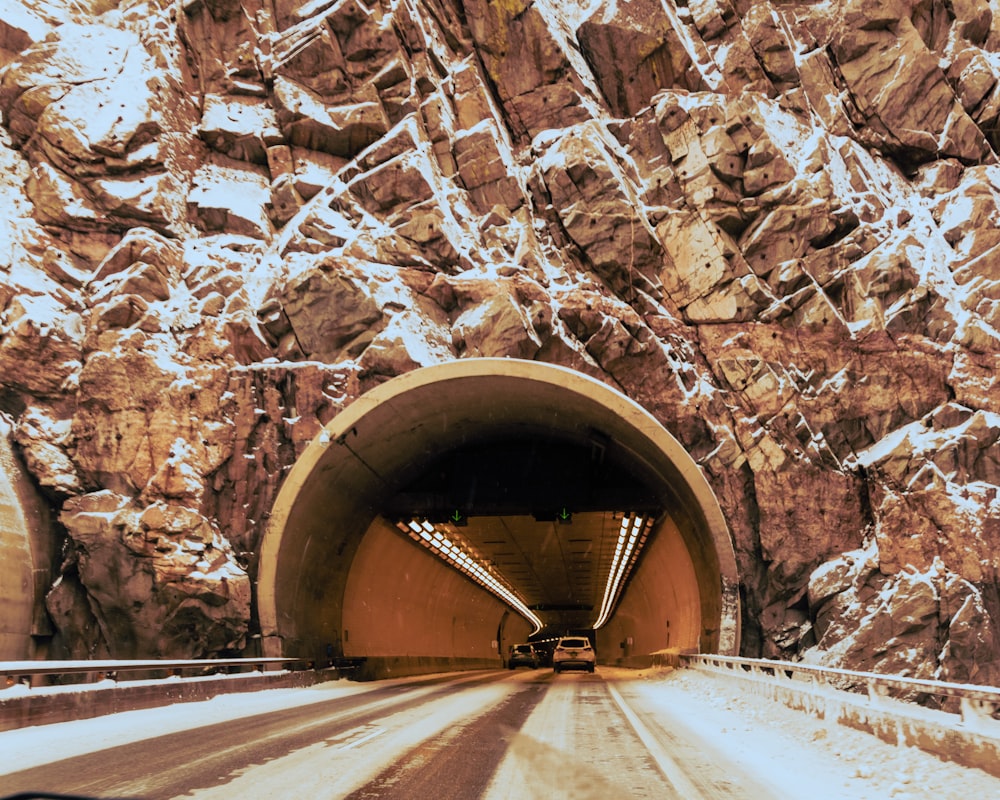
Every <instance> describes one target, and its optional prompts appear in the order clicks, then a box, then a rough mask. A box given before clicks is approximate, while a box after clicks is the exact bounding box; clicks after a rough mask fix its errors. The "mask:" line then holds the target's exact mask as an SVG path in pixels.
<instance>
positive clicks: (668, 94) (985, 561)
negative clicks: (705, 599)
mask: <svg viewBox="0 0 1000 800" xmlns="http://www.w3.org/2000/svg"><path fill="white" fill-rule="evenodd" d="M841 5H842V6H843V8H840V6H838V9H837V10H836V13H835V10H834V9H831V8H829V7H828V4H816V3H808V2H801V3H798V2H792V3H781V4H777V3H755V4H749V6H748V7H747V8H745V9H744V7H743V6H738V7H737V6H734V5H732V4H725V3H716V2H692V3H689V4H687V5H686V6H678V5H676V4H671V3H668V4H662V3H656V2H647V0H629V1H628V2H625V1H624V0H618V1H617V2H610V0H608V1H606V2H602V1H601V0H593V1H592V2H587V3H586V4H577V5H576V6H574V7H573V8H572V9H565V8H562V7H561V6H560V5H559V4H557V3H553V2H542V0H536V2H527V1H526V0H518V1H516V2H507V3H503V4H496V3H488V2H485V0H467V1H466V2H465V3H463V4H458V3H454V2H452V1H451V0H442V2H434V3H428V2H424V1H423V0H416V1H415V2H411V3H405V4H404V3H393V2H388V0H382V1H381V2H371V3H307V4H299V5H296V4H288V3H277V4H275V5H274V8H273V10H272V9H270V8H269V9H265V10H261V11H260V12H259V13H256V14H244V13H242V12H239V10H238V8H237V5H236V4H232V3H221V4H220V3H205V2H189V3H184V4H182V5H181V6H178V5H177V4H176V3H172V2H165V1H164V0H152V1H151V2H142V0H136V1H135V2H129V3H124V4H119V7H118V8H116V9H113V10H109V11H105V10H104V6H103V5H101V4H96V3H90V4H88V3H74V4H71V6H72V7H70V6H67V5H66V4H58V3H36V4H32V7H31V9H28V4H26V3H23V2H15V3H7V4H6V5H5V6H4V8H3V9H2V10H0V63H2V64H4V66H3V67H2V69H0V112H2V115H3V118H2V128H3V130H2V131H0V166H2V167H3V174H4V178H3V179H0V207H2V208H3V210H4V215H5V219H6V220H7V221H8V224H6V225H5V226H3V228H4V229H3V230H0V275H2V276H3V281H0V376H2V378H0V380H2V381H3V386H2V391H0V399H2V404H0V408H2V410H3V412H4V413H5V414H7V415H9V416H10V417H11V418H12V421H13V423H14V430H15V437H16V441H17V442H18V444H19V446H20V447H21V449H22V453H23V456H24V459H25V462H26V464H27V466H28V468H29V470H30V471H31V472H32V474H33V475H34V477H35V478H36V480H37V482H38V484H39V485H40V486H42V487H44V489H45V491H46V492H48V493H49V497H50V498H51V502H52V503H53V504H54V505H55V507H56V508H59V509H61V510H62V511H63V513H64V515H66V520H67V522H66V527H67V530H68V538H67V542H69V544H68V545H67V548H68V551H73V552H74V553H76V555H71V556H70V557H67V559H66V561H65V563H64V564H62V565H61V566H59V567H58V568H57V569H55V570H53V574H52V575H51V579H52V582H53V585H54V588H53V589H52V590H51V592H50V594H49V599H48V606H49V609H50V612H51V613H52V615H53V618H54V620H55V621H56V625H57V627H58V629H59V634H58V636H59V637H60V638H59V639H58V641H61V642H63V645H62V646H64V647H66V648H69V649H74V650H76V651H79V652H84V651H87V652H99V651H100V650H101V648H105V649H106V648H107V647H108V646H110V645H111V642H110V640H106V638H105V637H104V634H98V633H95V631H100V629H101V628H100V626H101V625H102V624H104V622H102V621H101V619H99V618H96V617H95V612H92V611H91V610H90V609H91V608H92V607H93V608H99V609H103V610H102V612H101V613H103V614H106V615H107V618H108V619H111V618H113V617H114V614H115V613H116V612H114V610H113V609H114V606H115V604H116V603H125V604H128V603H132V602H133V600H132V599H127V598H126V597H125V595H124V594H121V595H115V594H114V593H113V592H111V591H110V590H109V588H108V586H107V585H105V584H106V582H104V581H103V579H100V577H99V575H98V574H97V572H88V571H87V569H86V568H81V564H83V563H84V562H83V561H81V558H82V549H81V548H83V543H82V542H83V540H84V539H86V536H84V535H83V534H81V533H80V530H82V528H81V526H83V524H84V523H83V520H84V519H86V517H84V516H80V513H78V512H79V511H80V509H79V508H78V505H79V504H80V503H82V502H84V501H83V500H82V499H81V498H87V497H91V496H95V495H99V496H101V497H103V496H104V495H102V494H101V493H102V492H111V493H113V494H114V496H115V497H116V498H121V500H120V502H121V504H122V505H121V506H120V507H119V506H118V505H117V503H119V500H116V501H115V503H114V504H112V505H114V509H112V510H111V511H107V512H106V513H110V514H112V516H113V515H114V514H118V513H121V514H125V515H126V516H128V517H129V520H130V521H129V522H128V525H127V526H126V528H127V529H128V530H133V529H135V530H139V529H142V525H143V524H145V523H136V522H135V521H134V520H133V516H135V515H138V517H137V518H139V519H142V513H143V511H144V509H161V510H162V509H164V508H167V509H170V510H171V511H170V513H171V514H172V515H174V516H173V517H172V519H174V520H175V521H176V520H179V519H181V517H182V516H183V515H184V514H188V513H190V514H195V515H196V516H194V517H191V518H190V519H188V520H187V521H186V522H184V523H183V524H181V522H176V524H174V523H171V525H173V527H170V526H167V527H166V528H162V530H164V531H166V532H165V533H163V534H162V535H161V534H157V541H159V542H160V543H161V545H162V549H161V550H156V545H152V547H153V549H154V550H156V552H157V553H158V555H156V556H154V557H153V558H154V561H155V563H156V564H158V565H159V566H158V567H157V568H156V569H154V570H153V571H152V572H150V571H149V569H147V568H146V567H149V563H148V562H141V563H142V564H146V567H143V568H140V566H141V564H140V562H139V559H140V558H146V557H147V556H146V555H141V556H140V555H139V553H138V552H137V551H133V550H130V549H129V547H127V546H125V545H124V544H123V543H122V542H118V543H116V544H115V545H114V546H113V547H112V546H110V545H105V550H104V552H105V553H106V554H108V553H113V554H114V558H115V559H118V560H119V562H120V564H119V566H120V567H121V569H122V570H123V572H122V574H127V575H131V576H132V578H131V579H130V580H131V581H132V584H131V586H132V588H131V589H129V590H128V591H129V592H132V591H133V589H134V590H135V591H134V592H133V593H134V595H135V598H139V599H137V600H136V602H140V604H142V603H153V606H154V607H155V608H159V609H160V610H159V611H151V612H150V614H149V616H148V617H142V613H141V612H138V611H137V612H136V614H138V615H139V617H141V618H142V620H143V622H142V625H139V624H138V623H134V624H133V623H129V624H133V627H134V628H135V630H138V629H139V628H141V627H143V626H145V627H146V628H148V630H144V631H143V633H142V635H141V636H139V635H138V634H132V633H130V634H127V635H129V636H133V641H134V642H135V646H134V652H135V654H136V655H148V654H152V653H153V652H156V653H160V654H163V655H178V654H180V653H181V652H182V651H183V652H184V653H187V652H189V650H188V649H184V647H182V646H181V645H180V644H177V643H176V642H174V640H173V639H171V635H172V634H169V633H166V634H162V635H161V634H160V633H158V632H157V630H161V629H162V630H165V631H169V630H171V628H170V625H171V624H173V623H172V622H169V620H171V619H174V617H171V616H170V614H172V613H173V611H170V610H169V609H170V608H173V606H169V604H168V605H167V606H156V603H155V602H153V601H152V600H150V599H149V598H150V597H151V595H150V594H149V593H147V594H145V595H143V594H142V592H141V591H140V590H141V589H142V587H148V585H151V584H150V581H153V582H155V581H159V580H168V578H167V577H164V576H172V575H175V574H176V575H183V579H182V583H183V587H184V588H183V591H181V592H180V593H181V594H184V593H185V592H191V593H193V596H194V597H195V598H198V597H201V596H200V595H199V594H198V591H199V590H197V589H196V588H195V587H196V585H197V584H198V582H200V581H204V582H205V587H206V588H205V592H206V594H205V595H204V597H201V599H196V602H195V607H196V608H197V609H198V611H197V613H196V614H192V615H191V616H190V617H189V618H190V619H196V620H197V621H196V622H192V623H191V624H192V625H193V627H194V628H196V629H197V630H198V635H197V641H198V642H199V645H198V646H199V647H201V648H203V652H199V654H208V653H209V652H211V651H218V650H219V649H224V648H226V647H230V646H235V645H236V644H237V643H238V641H239V639H240V636H241V635H242V634H241V631H242V630H244V629H245V628H241V625H244V623H240V622H236V621H235V620H237V619H240V618H241V616H240V615H241V614H243V613H244V610H242V609H244V608H245V607H244V605H242V604H243V600H242V595H241V594H240V592H241V591H242V590H239V591H237V590H236V589H233V590H232V591H233V592H234V593H233V594H232V596H231V598H230V599H229V600H226V601H225V602H222V601H220V600H219V598H220V597H221V596H222V594H221V591H222V590H221V589H220V586H221V583H222V578H223V577H225V578H226V581H228V582H229V584H230V586H231V587H235V586H242V583H241V580H242V579H241V578H239V575H238V570H236V567H232V568H231V567H229V566H226V565H227V564H236V565H238V564H240V563H247V564H253V563H255V562H254V559H253V558H252V554H253V553H255V552H256V550H257V547H258V545H259V542H260V536H261V526H260V525H259V522H260V520H264V519H266V518H267V516H268V514H269V513H270V510H271V509H270V504H271V503H272V502H273V500H274V497H275V495H276V493H277V489H278V486H279V484H280V480H281V476H282V475H283V474H284V473H285V470H286V468H287V467H288V466H289V465H290V464H291V463H293V462H294V460H295V458H296V457H297V455H298V454H300V453H301V452H302V450H303V448H304V447H305V446H306V445H307V443H308V442H309V441H310V439H311V437H312V436H314V435H315V434H316V432H317V431H318V430H319V428H320V426H322V425H323V424H325V423H326V422H328V421H329V420H330V419H331V418H332V417H333V416H334V415H335V414H336V413H337V412H338V411H339V410H340V409H342V408H343V407H344V406H345V405H346V404H347V403H349V402H350V401H352V400H353V399H355V398H357V397H358V396H359V395H361V394H363V393H364V392H365V391H366V390H367V389H368V388H370V387H371V386H373V385H376V384H377V383H379V382H380V381H382V380H385V379H386V378H387V377H389V376H393V375H398V374H401V373H404V372H406V371H409V370H412V369H415V368H417V367H419V366H424V365H427V364H432V363H437V362H441V361H447V360H450V359H453V358H462V357H474V356H481V355H509V356H515V357H520V358H534V359H537V360H541V361H546V362H550V363H554V364H560V365H563V366H567V367H570V368H572V369H575V370H578V371H580V372H583V373H586V374H588V375H592V376H595V377H597V378H598V379H600V380H604V381H607V382H608V383H611V384H613V385H615V386H617V387H618V388H620V389H621V390H623V391H624V392H625V393H627V394H628V395H629V396H630V397H632V398H633V399H634V400H636V401H637V402H639V403H641V404H642V405H643V406H644V407H645V408H647V409H648V410H649V411H650V412H651V413H652V414H654V415H655V416H656V417H657V418H658V419H659V420H660V421H661V422H662V423H663V424H664V426H666V428H667V429H668V430H670V431H671V432H672V433H673V434H674V435H675V436H676V437H677V439H678V440H679V441H680V442H681V444H682V445H683V446H684V447H685V448H686V449H687V450H688V451H689V452H690V453H691V454H692V455H693V456H694V457H695V458H696V459H697V460H698V461H699V462H700V463H701V464H702V466H703V467H704V469H705V474H706V475H707V477H708V479H709V480H710V481H711V483H712V486H713V488H714V490H715V493H716V495H717V497H718V498H719V502H720V505H721V507H722V511H723V514H724V515H725V518H726V522H727V524H728V527H729V530H730V531H731V533H732V536H733V540H734V545H735V551H736V554H737V559H738V566H739V572H740V575H741V576H742V581H743V585H742V586H741V593H742V596H743V598H744V610H745V614H744V626H743V627H744V631H745V636H744V641H745V642H746V651H747V652H748V653H750V654H763V655H769V656H779V657H791V658H796V657H800V656H802V655H803V654H808V656H809V657H810V658H820V659H825V661H826V663H837V664H840V665H843V666H864V665H877V666H878V667H879V668H880V669H890V668H897V667H898V668H909V667H906V665H913V666H912V668H913V669H916V668H917V667H916V666H915V665H916V663H917V661H919V660H920V659H921V658H926V659H928V660H927V663H928V664H931V665H932V666H931V667H929V668H925V669H931V670H932V671H936V672H939V673H940V674H941V675H945V674H948V675H956V676H968V677H969V679H990V680H996V678H995V677H991V676H994V675H995V668H996V666H997V664H998V659H1000V639H998V635H1000V632H998V630H997V623H998V620H997V619H996V614H997V613H1000V612H998V610H997V608H996V603H995V600H994V599H993V598H995V597H996V596H997V592H998V591H1000V588H998V587H1000V583H998V579H997V577H996V576H997V573H998V567H1000V564H998V563H997V558H998V556H997V553H998V552H1000V548H998V547H997V542H998V541H1000V510H998V509H1000V503H998V501H997V493H998V491H1000V456H998V451H997V448H998V447H1000V444H998V434H997V431H998V427H1000V422H998V415H1000V407H998V405H997V397H998V380H1000V379H998V377H997V376H998V375H1000V291H998V285H1000V279H998V272H997V260H998V258H1000V255H998V254H1000V236H998V235H997V233H996V228H997V223H998V222H1000V210H998V209H1000V175H998V172H997V170H998V163H997V158H996V153H997V148H998V147H1000V139H998V137H997V133H996V131H997V129H998V122H1000V36H998V34H997V31H996V23H995V22H994V21H993V19H992V15H991V14H989V13H988V10H984V9H983V8H982V7H981V6H982V4H979V5H977V4H975V3H952V4H944V5H942V4H940V3H930V4H927V3H923V4H916V5H914V4H897V5H893V6H886V5H885V4H882V5H879V4H875V3H869V2H853V1H852V2H849V3H845V4H841ZM744 6H747V4H744ZM841 12H843V13H841ZM290 420H294V422H290ZM88 513H89V512H88ZM102 513H105V512H102ZM151 513H152V512H151ZM157 513H159V512H157ZM129 515H132V516H129ZM185 519H187V518H185ZM206 520H210V522H206ZM95 524H96V523H95ZM104 524H105V523H104V522H102V523H101V525H104ZM205 524H207V525H209V527H211V528H212V530H213V533H212V536H211V537H209V538H210V540H211V541H212V542H214V543H213V545H212V548H213V549H215V550H217V551H218V552H220V553H223V552H224V553H226V556H225V558H224V559H223V561H221V562H219V563H218V564H216V563H215V562H213V561H212V560H211V559H207V560H206V561H205V563H201V559H200V557H199V558H196V557H195V554H194V550H196V549H197V548H194V550H192V549H191V548H189V547H188V545H185V544H184V542H186V541H192V542H193V541H196V539H195V538H192V537H191V536H189V535H188V534H187V533H185V531H187V530H189V529H197V530H199V531H202V533H199V534H198V536H200V537H201V541H208V540H209V539H206V537H207V536H208V534H207V533H204V527H203V525H205ZM137 525H138V527H136V526H137ZM73 526H76V527H73ZM129 526H131V527H129ZM185 526H187V527H185ZM154 527H155V526H154ZM98 528H99V529H100V530H101V531H104V533H106V531H105V529H104V528H101V527H100V526H98ZM149 529H150V530H151V529H152V528H149ZM157 530H161V529H160V528H158V529H157ZM222 532H225V534H224V535H223V533H222ZM104 533H102V534H101V535H102V536H104ZM52 536H53V539H54V540H55V539H59V537H61V536H62V534H61V533H60V532H57V531H56V530H53V532H52ZM81 537H82V538H81ZM105 538H107V537H105ZM111 538H114V537H111ZM98 539H100V540H101V541H104V539H101V537H97V538H96V539H92V540H88V541H91V544H93V542H96V541H98ZM226 539H228V544H227V543H226V541H225V540H226ZM130 541H132V540H131V539H130ZM136 541H138V540H136ZM74 542H75V544H74ZM133 543H134V542H133ZM866 543H868V544H867V545H866ZM227 547H229V548H230V550H227ZM74 548H76V549H75V550H74ZM862 548H866V549H864V553H865V554H866V555H863V556H862V555H859V552H860V549H862ZM130 554H131V555H130ZM108 557H109V558H110V556H108ZM130 558H132V559H134V560H135V561H136V563H135V564H130V563H129V561H128V559H130ZM234 559H235V561H234ZM90 563H91V565H94V564H96V563H97V562H96V561H91V562H90ZM111 563H112V562H111V561H107V564H111ZM116 563H117V562H116ZM171 564H173V566H171ZM108 568H110V567H108ZM116 568H118V567H116ZM95 569H96V568H95ZM157 569H158V570H159V572H157V571H156V570H157ZM230 569H233V570H236V571H232V572H228V571H227V570H230ZM920 576H923V577H920ZM250 577H251V578H253V577H255V576H254V575H251V576H250ZM169 580H173V578H172V577H171V578H169ZM168 582H169V581H168ZM949 586H950V587H952V588H951V589H949V588H948V587H949ZM956 587H957V588H956ZM125 594H128V592H126V593H125ZM168 594H169V593H168ZM178 596H179V595H178ZM98 598H99V601H98ZM141 598H146V599H144V600H143V599H141ZM211 598H215V599H211ZM39 602H41V601H39ZM213 602H220V603H221V605H220V606H219V608H222V609H229V610H228V611H224V612H220V613H219V614H217V615H214V614H213V613H209V612H208V611H206V610H205V609H207V608H208V607H213V608H214V607H215V606H212V603H213ZM199 604H200V605H199ZM123 607H124V606H123ZM164 609H168V610H164ZM932 612H933V613H932ZM131 613H132V612H131V611H130V612H129V614H131ZM184 613H185V614H187V612H184ZM125 616H126V617H128V614H126V615H125ZM139 617H136V619H138V618H139ZM123 635H125V634H123ZM135 637H138V638H135ZM172 642H173V644H172ZM175 647H177V648H180V649H179V650H175V651H174V650H171V648H175ZM144 648H146V649H147V650H148V652H144V651H143V649H144ZM984 676H985V677H984Z"/></svg>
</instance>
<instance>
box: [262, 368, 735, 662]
mask: <svg viewBox="0 0 1000 800" xmlns="http://www.w3.org/2000/svg"><path fill="white" fill-rule="evenodd" d="M442 542H443V543H444V544H442ZM448 559H450V560H451V564H452V566H449V565H448V564H447V563H446V562H447V561H448ZM455 565H457V566H458V567H460V568H461V571H459V569H455V568H453V567H454V566H455ZM463 573H464V574H463ZM609 576H610V577H609ZM491 581H492V585H493V587H494V588H493V589H492V590H491V591H487V589H486V588H484V586H486V585H487V584H489V583H490V582H491ZM497 586H499V587H500V589H499V590H498V589H497V588H496V587H497ZM737 586H738V580H737V573H736V562H735V557H734V553H733V546H732V541H731V538H730V535H729V531H728V528H727V526H726V524H725V520H724V518H723V516H722V512H721V510H720V508H719V505H718V502H717V501H716V499H715V497H714V495H713V493H712V491H711V488H710V487H709V485H708V483H707V482H706V480H705V478H704V476H703V475H702V474H701V472H700V470H699V468H698V467H697V465H696V464H695V463H694V461H693V460H692V459H691V457H690V456H689V455H688V454H687V453H686V452H685V451H684V449H683V448H682V447H681V446H680V444H679V443H678V442H677V441H676V440H675V439H674V438H673V437H672V436H671V435H670V434H669V433H668V432H667V431H666V430H665V429H664V428H663V427H662V426H661V425H660V424H659V423H658V422H657V421H656V419H655V418H653V417H652V416H651V415H650V414H649V413H648V412H646V411H645V410H644V409H643V408H641V407H640V406H639V405H637V404H636V403H634V402H633V401H632V400H630V399H629V398H627V397H625V396H624V395H622V394H621V393H619V392H617V391H615V390H614V389H612V388H611V387H609V386H606V385H605V384H603V383H601V382H599V381H597V380H594V379H592V378H590V377H587V376H585V375H582V374H580V373H577V372H574V371H572V370H569V369H565V368H562V367H557V366H553V365H549V364H543V363H539V362H531V361H519V360H514V359H487V358H484V359H465V360H460V361H455V362H449V363H446V364H441V365H437V366H432V367H426V368H423V369H418V370H415V371H413V372H410V373H407V374H405V375H402V376H399V377H397V378H393V379H392V380H389V381H387V382H386V383H384V384H382V385H380V386H378V387H376V388H374V389H372V390H371V391H369V392H367V393H366V394H364V395H362V396H361V397H360V398H358V399H357V400H356V401H354V402H353V403H352V404H351V405H349V406H348V407H347V408H346V409H345V410H344V411H342V412H341V413H340V414H339V415H338V416H337V417H336V418H335V419H333V420H332V421H331V422H330V423H329V424H328V425H327V426H326V428H325V429H324V431H323V432H322V433H321V434H320V436H318V437H317V438H316V439H315V440H314V441H313V442H312V443H311V444H310V445H309V447H308V448H307V449H306V450H305V452H304V453H303V454H302V456H301V457H300V458H299V460H298V461H297V462H296V464H295V465H294V466H293V468H292V469H291V471H290V472H289V474H288V476H287V478H286V480H285V482H284V484H283V485H282V488H281V491H280V493H279V495H278V498H277V500H276V501H275V505H274V508H273V511H272V514H271V519H270V522H269V525H268V529H267V531H266V533H265V536H264V540H263V543H262V548H261V554H260V571H259V576H258V587H257V588H258V592H257V606H258V613H259V618H260V623H261V631H262V636H263V642H264V652H265V654H268V655H283V656H303V657H308V658H319V659H322V658H323V657H324V654H326V653H329V652H330V651H331V650H333V651H334V653H335V654H337V655H345V656H364V657H366V658H367V659H368V664H369V671H370V672H371V673H372V674H404V673H406V672H421V671H429V670H434V669H441V668H461V667H470V668H475V667H482V666H497V665H499V663H500V653H502V652H504V651H505V647H506V645H507V644H509V643H512V642H515V641H525V640H526V639H527V638H528V636H529V635H531V634H533V635H534V636H535V638H542V637H545V636H554V635H558V634H561V633H565V632H567V631H573V632H579V631H582V630H586V629H590V628H593V627H594V626H595V623H598V627H597V628H596V631H595V633H594V638H595V641H596V644H597V652H598V659H599V662H606V663H620V664H621V663H624V664H637V665H641V664H643V663H644V662H645V663H648V658H649V656H648V654H649V653H651V652H654V651H657V650H662V649H667V648H678V649H696V650H701V651H703V652H720V653H729V654H735V653H736V652H737V651H738V648H739V601H738V590H737ZM504 591H509V592H510V594H509V595H507V596H506V598H505V599H504V600H501V599H500V597H499V595H502V594H503V592H504ZM511 596H513V597H515V598H516V599H515V601H514V602H512V601H511V599H510V598H511Z"/></svg>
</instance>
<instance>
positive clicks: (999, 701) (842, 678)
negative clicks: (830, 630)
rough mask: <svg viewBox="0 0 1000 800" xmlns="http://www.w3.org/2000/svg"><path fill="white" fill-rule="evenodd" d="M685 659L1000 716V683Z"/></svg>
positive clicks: (976, 721)
mask: <svg viewBox="0 0 1000 800" xmlns="http://www.w3.org/2000/svg"><path fill="white" fill-rule="evenodd" d="M679 658H680V661H681V663H682V664H684V665H691V666H703V667H708V668H709V669H711V670H713V671H716V672H723V673H733V674H737V675H739V676H740V677H748V676H750V677H756V678H758V679H764V680H767V679H774V680H775V681H780V682H792V681H794V682H797V683H799V684H812V685H813V686H827V687H829V688H832V689H839V690H841V691H844V690H846V691H852V692H858V693H863V692H867V694H868V697H869V699H870V700H871V701H872V702H873V703H877V702H879V701H880V700H882V699H884V698H893V699H897V700H902V701H911V702H912V700H913V699H914V697H916V698H921V697H923V698H926V697H935V698H939V699H940V701H941V702H940V707H939V708H938V709H937V710H940V711H949V712H953V713H960V714H961V716H962V721H963V723H967V724H969V725H971V726H975V727H979V726H980V723H982V722H984V721H987V720H988V721H990V722H991V723H992V722H995V721H996V720H997V719H998V718H1000V687H996V686H980V685H977V684H971V683H950V682H947V681H935V680H924V679H921V678H907V677H904V676H901V675H885V674H882V673H878V672H861V671H857V670H849V669H836V668H834V667H820V666H815V665H812V664H799V663H794V662H789V661H773V660H770V659H763V658H737V657H733V656H717V655H706V654H683V653H682V654H680V655H679ZM893 692H897V693H903V695H904V696H903V697H898V696H897V697H894V696H893ZM956 699H957V700H958V704H957V708H956V704H955V703H954V702H947V701H949V700H951V701H954V700H956Z"/></svg>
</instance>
